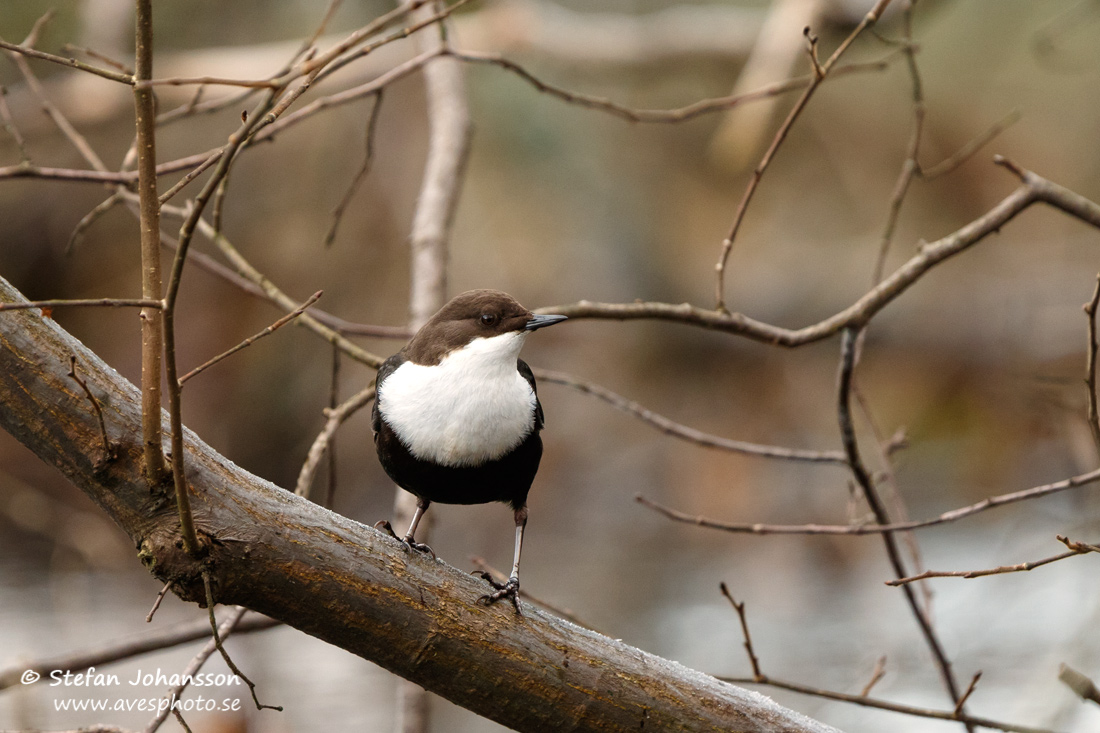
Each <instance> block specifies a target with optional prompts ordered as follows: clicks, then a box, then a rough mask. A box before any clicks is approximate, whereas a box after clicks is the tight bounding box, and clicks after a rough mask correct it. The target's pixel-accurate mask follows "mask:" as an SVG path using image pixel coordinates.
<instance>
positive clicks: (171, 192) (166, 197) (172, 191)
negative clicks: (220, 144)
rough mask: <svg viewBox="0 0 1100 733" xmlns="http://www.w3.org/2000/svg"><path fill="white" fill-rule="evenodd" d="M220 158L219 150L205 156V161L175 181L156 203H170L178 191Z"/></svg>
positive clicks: (220, 152)
mask: <svg viewBox="0 0 1100 733" xmlns="http://www.w3.org/2000/svg"><path fill="white" fill-rule="evenodd" d="M221 157H222V151H221V150H220V149H219V150H215V151H214V152H213V153H211V154H210V155H209V156H207V158H206V160H204V161H203V162H201V163H199V164H198V165H197V166H195V167H194V168H192V169H191V170H189V171H188V172H187V175H185V176H184V177H183V178H181V179H179V180H178V181H176V183H175V184H174V185H173V186H172V187H171V188H169V189H168V190H167V191H165V192H164V193H162V194H161V195H160V196H159V197H158V198H157V201H158V202H159V203H160V204H161V205H163V204H166V203H168V202H169V201H171V200H172V199H173V198H174V197H175V195H176V194H177V193H179V192H180V191H182V190H183V188H184V186H186V185H187V184H188V183H190V182H191V181H193V180H195V178H197V177H198V176H199V175H200V174H201V173H202V172H203V171H205V170H206V169H207V168H209V167H210V166H212V165H214V164H215V163H217V162H218V160H220V159H221Z"/></svg>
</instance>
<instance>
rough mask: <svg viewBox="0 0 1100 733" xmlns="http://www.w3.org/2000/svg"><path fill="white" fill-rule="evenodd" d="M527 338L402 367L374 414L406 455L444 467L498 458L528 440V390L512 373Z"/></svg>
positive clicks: (504, 338)
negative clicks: (406, 451) (389, 430)
mask: <svg viewBox="0 0 1100 733" xmlns="http://www.w3.org/2000/svg"><path fill="white" fill-rule="evenodd" d="M526 337H527V334H526V333H523V332H514V333H506V334H502V335H500V336H494V337H492V338H479V339H474V340H473V341H471V342H470V343H469V344H467V345H466V346H465V347H463V348H461V349H458V350H457V351H453V352H451V353H450V354H448V355H447V356H445V357H444V358H443V361H441V362H440V363H439V364H437V365H435V366H421V365H420V364H414V363H412V362H408V361H407V362H405V363H404V364H402V365H401V366H399V367H398V368H397V369H396V370H394V372H393V374H391V375H390V376H389V377H387V378H386V379H385V381H383V383H382V386H381V387H380V388H379V391H378V409H379V410H380V411H381V413H382V417H383V418H384V419H385V420H386V422H387V423H388V424H389V425H390V427H391V428H393V430H394V432H396V433H397V437H398V438H400V439H401V442H402V443H404V444H405V446H406V447H407V448H408V449H409V452H411V453H412V454H413V455H414V456H416V457H417V458H419V459H421V460H429V461H433V462H435V463H439V464H441V465H444V466H468V465H476V464H480V463H484V462H485V461H489V460H493V459H496V458H500V457H501V456H503V455H505V454H507V453H508V452H509V451H510V450H512V449H513V448H515V447H516V446H518V445H519V444H520V443H522V442H523V440H524V439H525V438H526V437H527V436H528V435H530V434H531V430H532V428H533V427H534V422H535V392H534V390H532V389H531V385H530V384H528V383H527V380H526V379H524V378H523V376H522V375H521V374H520V373H519V371H518V370H517V369H516V359H517V357H518V356H519V351H520V349H521V348H522V347H523V342H524V341H525V340H526Z"/></svg>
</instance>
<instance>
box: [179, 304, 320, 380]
mask: <svg viewBox="0 0 1100 733" xmlns="http://www.w3.org/2000/svg"><path fill="white" fill-rule="evenodd" d="M323 292H324V291H321V290H318V291H317V292H316V293H314V294H313V295H311V296H310V297H309V299H308V300H306V302H304V303H302V304H301V305H300V306H298V307H297V308H295V309H294V310H293V311H291V312H290V313H287V314H286V315H285V316H283V317H282V318H280V319H279V320H277V321H275V322H274V323H272V324H271V325H270V326H268V327H267V328H265V329H264V330H262V331H260V332H259V333H257V334H253V335H252V336H249V337H248V338H246V339H245V340H244V341H242V342H240V343H239V344H237V345H236V346H234V347H233V348H231V349H229V350H228V351H224V352H222V353H221V354H218V355H217V356H215V357H214V358H213V359H210V360H209V361H207V362H206V363H204V364H202V365H201V366H197V367H195V368H194V369H192V370H191V371H189V372H188V373H187V374H184V375H183V376H182V377H180V379H179V384H180V386H181V387H182V386H183V383H184V382H186V381H187V380H188V379H191V377H194V376H196V375H197V374H199V373H200V372H203V371H205V370H206V369H209V368H210V367H212V366H214V365H215V364H217V363H218V362H219V361H221V360H222V359H225V358H228V357H230V356H232V355H233V354H236V353H237V352H238V351H240V350H241V349H244V348H247V347H249V346H251V345H252V344H254V343H256V341H258V340H260V339H262V338H263V337H264V336H269V335H271V334H272V333H274V332H275V331H277V330H279V329H280V328H282V327H283V326H285V325H286V324H288V323H290V322H291V321H293V320H294V319H295V318H297V317H298V316H300V315H302V314H303V313H305V311H306V308H309V307H310V306H311V305H313V304H314V303H316V302H317V301H318V299H320V297H321V294H322V293H323Z"/></svg>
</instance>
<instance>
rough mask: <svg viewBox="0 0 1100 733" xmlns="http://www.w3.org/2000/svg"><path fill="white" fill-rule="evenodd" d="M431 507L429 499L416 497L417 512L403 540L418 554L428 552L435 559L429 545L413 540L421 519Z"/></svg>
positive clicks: (414, 513)
mask: <svg viewBox="0 0 1100 733" xmlns="http://www.w3.org/2000/svg"><path fill="white" fill-rule="evenodd" d="M429 506H431V502H430V501H428V500H427V499H424V498H421V497H419V496H418V497H416V511H415V512H413V518H412V522H411V523H410V524H409V531H408V532H406V533H405V537H404V538H403V539H402V540H401V541H402V542H404V543H405V544H406V545H408V546H409V547H410V548H412V549H414V550H416V551H417V552H426V553H428V554H429V555H431V556H432V558H435V552H433V551H432V548H430V547H428V546H427V545H425V544H423V543H420V542H417V541H416V540H414V539H413V533H414V532H416V527H417V525H418V524H420V518H421V517H423V516H424V512H426V511H428V507H429Z"/></svg>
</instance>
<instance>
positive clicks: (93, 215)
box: [65, 191, 123, 254]
mask: <svg viewBox="0 0 1100 733" xmlns="http://www.w3.org/2000/svg"><path fill="white" fill-rule="evenodd" d="M121 203H123V198H122V194H120V193H119V192H117V191H116V192H114V193H113V194H111V195H110V196H108V197H107V198H106V199H104V200H103V201H101V202H100V203H98V204H96V206H95V208H93V209H92V210H91V211H89V212H88V213H87V214H85V215H84V216H83V217H81V219H80V221H79V222H77V224H76V227H74V228H73V233H72V234H70V235H69V241H68V242H66V243H65V254H72V253H73V250H75V249H76V248H77V247H78V246H79V245H80V244H81V243H82V242H83V241H84V233H85V232H87V231H88V229H89V228H90V227H91V226H92V225H93V224H95V223H96V222H97V221H99V219H100V217H102V216H103V215H104V214H106V213H107V212H108V211H110V210H111V209H113V208H115V207H116V206H118V205H119V204H121Z"/></svg>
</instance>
